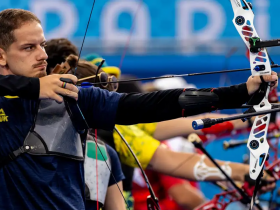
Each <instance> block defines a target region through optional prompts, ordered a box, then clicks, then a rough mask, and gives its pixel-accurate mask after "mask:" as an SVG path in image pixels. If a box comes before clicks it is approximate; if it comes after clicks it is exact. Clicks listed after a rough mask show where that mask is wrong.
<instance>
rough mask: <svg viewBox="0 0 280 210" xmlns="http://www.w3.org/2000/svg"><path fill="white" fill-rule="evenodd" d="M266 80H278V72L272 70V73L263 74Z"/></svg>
mask: <svg viewBox="0 0 280 210" xmlns="http://www.w3.org/2000/svg"><path fill="white" fill-rule="evenodd" d="M262 77H263V79H264V81H265V82H277V81H278V76H277V74H276V72H274V71H272V73H271V75H263V76H262Z"/></svg>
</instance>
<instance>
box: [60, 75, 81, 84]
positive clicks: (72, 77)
mask: <svg viewBox="0 0 280 210" xmlns="http://www.w3.org/2000/svg"><path fill="white" fill-rule="evenodd" d="M59 78H67V79H71V80H72V81H73V83H74V84H76V83H77V81H78V78H77V77H76V76H74V75H72V74H59Z"/></svg>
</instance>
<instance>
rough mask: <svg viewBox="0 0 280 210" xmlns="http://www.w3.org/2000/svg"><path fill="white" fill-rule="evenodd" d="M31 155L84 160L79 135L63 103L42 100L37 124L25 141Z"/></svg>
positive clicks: (36, 118) (36, 120) (36, 117)
mask: <svg viewBox="0 0 280 210" xmlns="http://www.w3.org/2000/svg"><path fill="white" fill-rule="evenodd" d="M26 147H29V150H28V152H27V153H29V154H31V155H58V156H63V157H67V158H71V159H75V160H83V159H84V158H83V148H82V142H81V138H80V135H79V133H78V132H77V131H76V129H75V127H74V126H73V123H72V121H71V118H70V116H69V114H68V112H67V110H66V106H65V104H64V102H63V103H61V104H58V103H57V102H56V101H54V100H42V101H40V103H39V108H38V113H37V115H36V116H35V123H34V125H33V127H32V128H31V130H30V132H29V133H28V135H27V137H26V138H25V140H24V148H26Z"/></svg>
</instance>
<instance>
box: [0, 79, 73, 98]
mask: <svg viewBox="0 0 280 210" xmlns="http://www.w3.org/2000/svg"><path fill="white" fill-rule="evenodd" d="M61 77H63V78H68V79H71V80H72V81H73V82H74V83H76V81H77V78H76V77H75V76H73V75H69V74H67V75H50V76H45V77H41V78H30V77H24V76H16V75H7V76H3V75H0V96H6V95H10V96H19V97H21V98H26V99H54V100H56V101H58V102H62V101H63V99H62V97H61V96H59V95H58V94H60V95H67V96H69V97H72V98H75V99H76V100H77V98H78V94H77V93H78V89H77V87H75V86H74V85H71V84H66V87H65V88H62V82H61V81H60V78H61Z"/></svg>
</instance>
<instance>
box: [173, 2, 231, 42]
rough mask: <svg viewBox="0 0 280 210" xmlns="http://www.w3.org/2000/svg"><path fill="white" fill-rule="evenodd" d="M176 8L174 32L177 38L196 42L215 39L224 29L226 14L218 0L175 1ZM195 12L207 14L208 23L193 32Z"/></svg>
mask: <svg viewBox="0 0 280 210" xmlns="http://www.w3.org/2000/svg"><path fill="white" fill-rule="evenodd" d="M176 8H177V12H176V22H177V23H176V32H177V38H178V39H179V40H184V39H188V40H193V41H197V42H202V41H210V40H215V39H217V38H219V36H220V35H221V33H222V32H223V30H224V29H225V24H226V20H225V19H226V14H225V13H224V9H223V8H222V6H221V5H220V4H219V3H218V2H215V1H209V0H196V1H186V0H181V1H178V2H177V5H176ZM197 12H202V13H204V14H205V15H207V18H208V24H207V25H206V26H205V27H204V28H203V29H201V30H199V31H197V32H195V31H194V27H193V25H194V23H195V20H194V14H195V13H197Z"/></svg>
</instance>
